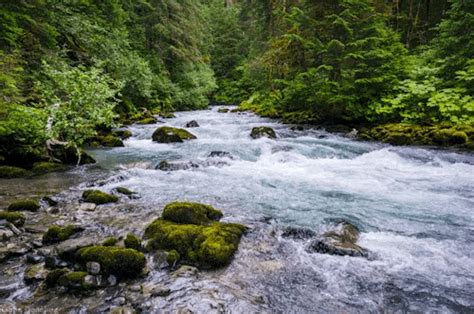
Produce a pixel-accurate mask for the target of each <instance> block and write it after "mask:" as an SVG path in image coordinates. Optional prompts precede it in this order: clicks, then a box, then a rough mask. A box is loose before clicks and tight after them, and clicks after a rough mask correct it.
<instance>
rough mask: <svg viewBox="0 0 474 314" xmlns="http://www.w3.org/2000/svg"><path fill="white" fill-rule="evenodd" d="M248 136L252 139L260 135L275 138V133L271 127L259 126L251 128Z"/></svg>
mask: <svg viewBox="0 0 474 314" xmlns="http://www.w3.org/2000/svg"><path fill="white" fill-rule="evenodd" d="M250 137H252V138H253V139H257V138H261V137H268V138H276V134H275V131H274V130H273V129H272V128H270V127H267V126H260V127H255V128H253V129H252V132H251V133H250Z"/></svg>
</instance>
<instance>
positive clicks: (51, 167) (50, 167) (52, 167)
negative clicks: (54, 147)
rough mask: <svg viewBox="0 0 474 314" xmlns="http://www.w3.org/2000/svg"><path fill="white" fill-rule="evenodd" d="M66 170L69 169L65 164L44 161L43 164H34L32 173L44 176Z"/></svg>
mask: <svg viewBox="0 0 474 314" xmlns="http://www.w3.org/2000/svg"><path fill="white" fill-rule="evenodd" d="M66 169H67V167H66V166H65V165H63V164H59V163H56V162H47V161H42V162H35V163H34V164H33V169H32V171H33V172H34V173H36V174H44V173H48V172H56V171H64V170H66Z"/></svg>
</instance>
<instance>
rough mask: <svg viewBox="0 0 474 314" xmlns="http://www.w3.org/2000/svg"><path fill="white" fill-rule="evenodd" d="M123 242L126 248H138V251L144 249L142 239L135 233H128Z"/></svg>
mask: <svg viewBox="0 0 474 314" xmlns="http://www.w3.org/2000/svg"><path fill="white" fill-rule="evenodd" d="M123 243H124V245H125V247H126V248H129V249H134V250H137V251H141V250H142V241H141V240H140V238H139V237H137V236H136V235H134V234H133V233H129V234H127V236H126V237H125V239H124V240H123Z"/></svg>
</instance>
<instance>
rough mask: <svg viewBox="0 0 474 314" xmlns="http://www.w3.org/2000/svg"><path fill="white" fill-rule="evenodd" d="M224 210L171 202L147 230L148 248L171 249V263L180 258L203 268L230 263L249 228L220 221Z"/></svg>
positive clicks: (184, 261)
mask: <svg viewBox="0 0 474 314" xmlns="http://www.w3.org/2000/svg"><path fill="white" fill-rule="evenodd" d="M221 217H222V213H221V212H220V211H218V210H216V209H214V208H213V207H212V206H209V205H204V204H198V203H171V204H169V205H167V206H166V207H165V209H164V210H163V214H162V216H161V218H159V219H157V220H155V221H154V222H152V223H151V224H150V225H149V226H148V227H147V228H146V230H145V238H147V239H149V241H148V245H147V248H148V249H149V250H166V251H169V253H168V256H171V257H170V260H169V261H168V263H172V264H173V265H176V264H177V263H178V260H179V261H181V262H182V263H185V264H191V265H195V266H198V267H200V268H203V269H213V268H219V267H223V266H225V265H227V264H229V263H230V261H231V259H232V257H233V255H234V253H235V251H236V250H237V248H238V245H239V242H240V238H241V237H242V235H243V234H244V232H245V230H246V228H245V227H244V226H243V225H240V224H234V223H220V222H217V221H216V220H219V219H220V218H221Z"/></svg>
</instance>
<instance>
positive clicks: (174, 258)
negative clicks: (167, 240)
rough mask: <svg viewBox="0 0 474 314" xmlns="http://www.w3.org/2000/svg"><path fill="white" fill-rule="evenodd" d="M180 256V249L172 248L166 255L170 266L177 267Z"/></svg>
mask: <svg viewBox="0 0 474 314" xmlns="http://www.w3.org/2000/svg"><path fill="white" fill-rule="evenodd" d="M180 258H181V256H180V255H179V253H178V251H176V250H171V251H169V252H168V255H167V256H166V262H167V263H168V265H170V267H175V266H176V265H177V264H178V262H179V259H180Z"/></svg>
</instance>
